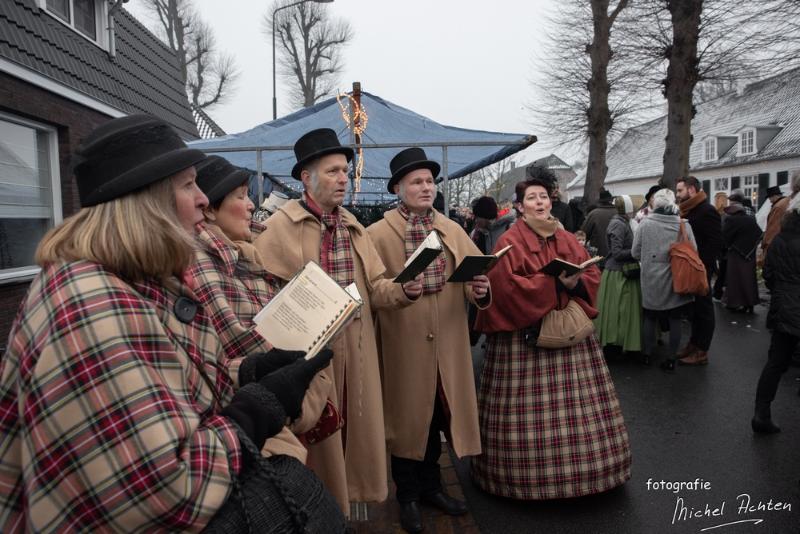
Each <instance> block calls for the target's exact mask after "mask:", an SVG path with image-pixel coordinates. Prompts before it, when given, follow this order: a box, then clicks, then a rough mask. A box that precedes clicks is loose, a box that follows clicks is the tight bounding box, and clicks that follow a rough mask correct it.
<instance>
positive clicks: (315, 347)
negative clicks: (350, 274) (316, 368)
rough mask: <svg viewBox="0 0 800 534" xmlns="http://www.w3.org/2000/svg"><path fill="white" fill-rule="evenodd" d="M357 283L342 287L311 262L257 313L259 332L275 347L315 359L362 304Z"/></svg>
mask: <svg viewBox="0 0 800 534" xmlns="http://www.w3.org/2000/svg"><path fill="white" fill-rule="evenodd" d="M361 304H362V300H361V295H360V294H359V293H358V289H357V288H356V285H355V284H350V285H349V286H347V287H346V288H342V287H341V286H340V285H339V284H338V283H336V280H334V279H333V278H331V277H330V276H329V275H328V273H326V272H325V271H323V270H322V267H320V266H319V265H317V264H316V263H314V262H313V261H310V262H308V263H306V264H305V266H304V267H303V268H302V269H301V270H300V271H299V272H298V273H297V274H296V275H294V277H293V278H292V279H291V280H289V283H287V284H286V286H284V287H283V289H281V290H280V292H278V294H277V295H275V296H274V297H273V298H272V300H270V301H269V303H267V305H266V306H264V308H263V309H262V310H261V311H260V312H258V313H257V314H256V316H255V317H254V318H253V322H254V323H255V324H256V331H257V332H258V333H259V334H261V335H262V336H263V337H264V339H266V340H267V341H269V343H270V344H271V345H273V346H275V347H278V348H281V349H285V350H302V351H305V352H306V353H307V354H306V358H307V359H308V358H311V357H312V356H314V355H315V354H316V353H317V352H319V351H320V350H321V349H322V348H323V347H324V346H325V345H327V344H328V342H329V341H330V340H331V339H332V338H333V337H334V336H335V335H336V334H337V333H338V332H339V331H341V330H342V328H344V326H345V325H347V323H349V322H350V319H352V318H353V316H354V315H355V313H356V312H357V311H358V310H359V308H360V307H361Z"/></svg>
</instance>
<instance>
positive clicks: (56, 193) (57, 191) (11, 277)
mask: <svg viewBox="0 0 800 534" xmlns="http://www.w3.org/2000/svg"><path fill="white" fill-rule="evenodd" d="M0 120H3V121H6V122H13V123H15V124H19V125H20V126H26V127H28V128H33V129H35V130H38V131H40V132H43V133H45V134H47V144H48V157H49V158H50V186H51V187H50V192H51V194H52V204H51V206H52V216H51V218H50V223H51V228H54V227H56V226H58V225H59V224H60V223H61V221H62V220H63V213H62V210H61V169H60V168H59V165H60V161H59V159H58V132H57V131H56V129H55V128H53V127H52V126H47V125H46V124H42V123H39V122H35V121H32V120H29V119H23V118H21V117H17V116H16V115H11V114H8V113H4V112H2V111H0ZM39 271H40V268H39V267H38V266H37V265H26V266H23V267H14V268H11V269H0V284H5V283H9V282H21V281H24V280H29V279H30V278H32V277H34V276H35V275H36V274H38V273H39Z"/></svg>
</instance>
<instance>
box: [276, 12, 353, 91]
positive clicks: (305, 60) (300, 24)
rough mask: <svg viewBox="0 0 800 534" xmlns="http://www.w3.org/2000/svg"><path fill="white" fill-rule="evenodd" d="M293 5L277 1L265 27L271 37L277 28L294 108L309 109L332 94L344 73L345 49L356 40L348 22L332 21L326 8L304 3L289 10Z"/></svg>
mask: <svg viewBox="0 0 800 534" xmlns="http://www.w3.org/2000/svg"><path fill="white" fill-rule="evenodd" d="M291 3H293V0H278V1H277V2H276V3H274V4H273V5H272V10H271V11H270V13H269V14H267V15H265V17H264V22H263V24H264V29H265V32H266V33H267V34H268V35H269V36H272V31H273V27H274V28H275V33H276V35H275V37H276V38H277V41H278V43H279V44H278V48H279V53H280V59H279V64H280V66H281V75H282V76H284V77H285V78H288V79H289V80H290V82H291V84H292V86H293V89H294V90H293V91H292V95H291V97H290V98H291V102H292V105H293V106H295V107H309V106H313V105H314V104H315V103H316V102H317V101H319V100H320V99H321V98H322V97H324V96H327V95H331V94H333V92H334V88H335V87H336V84H337V83H338V81H339V80H338V78H339V75H340V74H341V72H342V71H343V70H344V63H343V60H342V50H343V48H344V47H345V45H347V44H348V43H349V42H350V41H351V40H352V39H353V30H352V28H351V27H350V24H349V23H348V22H347V21H344V20H340V19H333V18H332V17H331V16H330V15H329V13H328V7H327V6H325V5H321V4H318V3H315V2H304V3H301V4H298V5H295V6H292V7H286V6H288V5H289V4H291ZM284 7H286V9H283V8H284ZM273 14H274V15H275V20H274V21H273V19H272V15H273ZM273 23H274V24H273Z"/></svg>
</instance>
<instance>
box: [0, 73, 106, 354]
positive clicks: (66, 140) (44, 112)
mask: <svg viewBox="0 0 800 534" xmlns="http://www.w3.org/2000/svg"><path fill="white" fill-rule="evenodd" d="M0 111H4V112H6V113H9V114H11V115H16V116H18V117H22V118H27V119H31V120H34V121H36V122H40V123H44V124H47V125H50V126H52V127H54V128H55V129H56V130H57V132H58V160H59V171H60V176H61V206H62V210H63V216H64V218H66V217H69V216H70V215H72V214H73V213H75V212H77V211H78V209H80V202H79V200H78V188H77V185H76V184H75V177H74V176H73V175H72V172H71V169H70V159H71V156H72V153H73V152H74V150H75V148H76V147H77V146H78V144H79V143H80V142H81V140H82V139H83V138H84V137H86V135H87V134H88V133H89V132H91V131H92V130H93V129H95V128H96V127H98V126H99V125H101V124H102V123H104V122H106V121H107V120H109V119H110V117H109V116H108V115H104V114H102V113H100V112H98V111H95V110H93V109H90V108H87V107H85V106H82V105H80V104H77V103H75V102H73V101H71V100H67V99H65V98H62V97H60V96H58V95H56V94H54V93H51V92H49V91H46V90H44V89H41V88H39V87H36V86H34V85H31V84H29V83H27V82H25V81H22V80H19V79H18V78H14V77H13V76H9V75H7V74H5V73H2V72H0ZM29 283H30V281H29V280H27V281H24V282H19V281H17V282H8V283H5V284H2V285H0V349H2V348H3V347H5V346H6V344H7V342H8V334H9V330H10V329H11V323H12V322H13V321H14V317H15V316H16V313H17V309H18V308H19V305H20V302H21V301H22V299H23V297H24V296H25V293H26V292H27V289H28V285H29ZM0 352H2V350H0Z"/></svg>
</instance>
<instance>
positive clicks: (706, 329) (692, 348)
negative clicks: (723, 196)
mask: <svg viewBox="0 0 800 534" xmlns="http://www.w3.org/2000/svg"><path fill="white" fill-rule="evenodd" d="M676 197H677V198H678V201H679V202H680V209H681V217H683V218H685V219H687V220H688V221H689V224H690V225H691V226H692V231H693V232H694V237H695V240H696V241H697V253H698V255H699V256H700V260H701V261H702V262H703V265H705V267H706V276H708V286H709V287H711V277H712V276H713V275H714V273H715V272H716V270H717V260H718V259H719V257H720V254H721V253H722V222H721V219H720V215H719V213H717V210H716V209H715V208H714V206H712V205H711V203H710V202H708V197H707V196H706V192H705V191H703V188H702V186H701V185H700V182H699V181H698V180H697V178H695V177H694V176H685V177H683V178H681V179H679V180H678V185H677V192H676ZM692 308H693V314H692V315H693V320H692V335H691V337H690V338H689V343H688V344H687V345H686V346H685V347H684V348H683V349H682V350H681V351H680V352H679V353H678V357H679V358H680V360H678V361H679V362H680V363H681V365H705V364H707V363H708V349H709V347H710V346H711V340H712V338H713V337H714V326H715V320H714V301H713V300H712V298H711V294H708V295H702V296H701V295H695V298H694V304H693V305H692Z"/></svg>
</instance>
